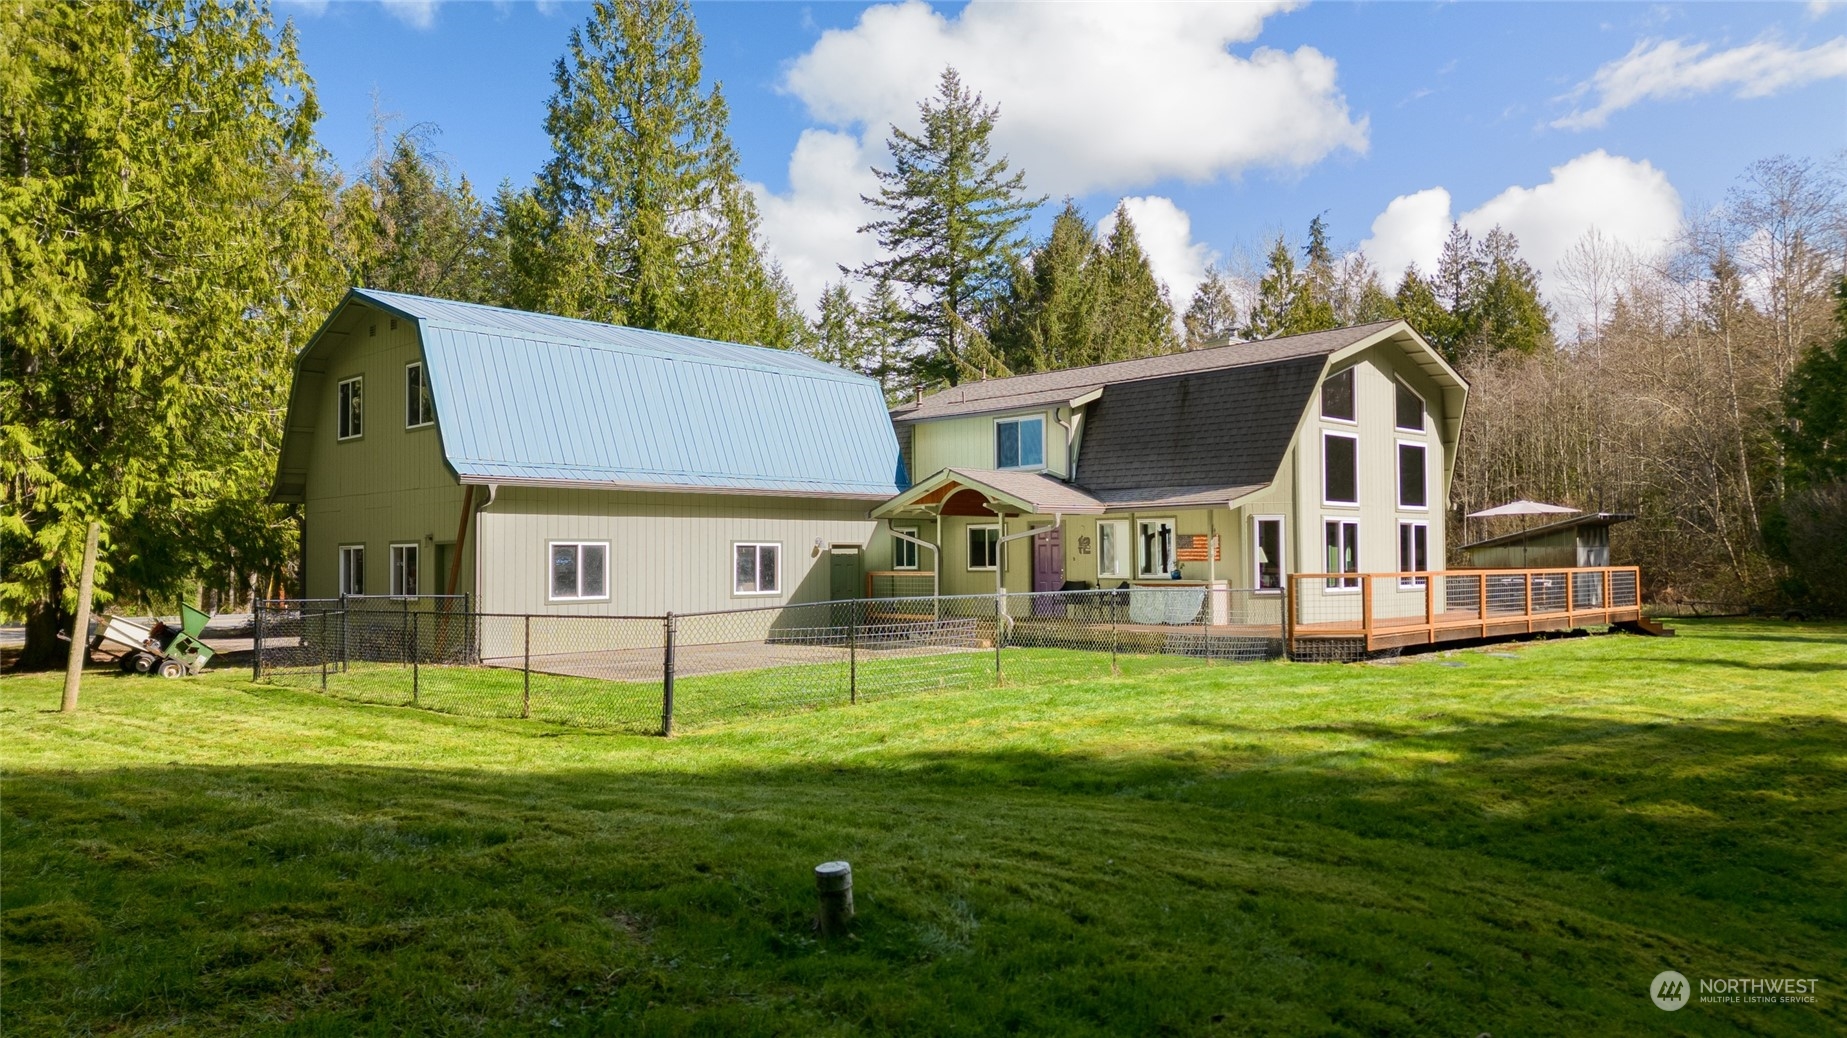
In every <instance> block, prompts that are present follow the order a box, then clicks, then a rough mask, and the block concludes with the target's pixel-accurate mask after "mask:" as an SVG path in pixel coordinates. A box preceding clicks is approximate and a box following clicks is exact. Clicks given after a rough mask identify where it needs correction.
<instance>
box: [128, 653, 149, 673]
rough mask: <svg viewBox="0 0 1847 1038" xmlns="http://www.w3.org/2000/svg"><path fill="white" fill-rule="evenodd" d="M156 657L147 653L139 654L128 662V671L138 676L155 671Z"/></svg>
mask: <svg viewBox="0 0 1847 1038" xmlns="http://www.w3.org/2000/svg"><path fill="white" fill-rule="evenodd" d="M154 663H155V660H154V657H152V656H150V655H148V654H147V653H145V652H137V653H135V654H134V656H133V657H131V658H130V659H129V661H128V669H130V670H132V671H134V672H135V673H137V674H146V673H148V672H149V671H151V670H153V669H154Z"/></svg>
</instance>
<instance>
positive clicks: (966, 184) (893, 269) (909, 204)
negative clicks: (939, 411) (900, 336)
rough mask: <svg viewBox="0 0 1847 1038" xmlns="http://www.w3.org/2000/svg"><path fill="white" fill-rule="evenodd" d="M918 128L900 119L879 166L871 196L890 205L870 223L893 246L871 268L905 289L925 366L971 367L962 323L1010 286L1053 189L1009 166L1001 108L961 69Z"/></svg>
mask: <svg viewBox="0 0 1847 1038" xmlns="http://www.w3.org/2000/svg"><path fill="white" fill-rule="evenodd" d="M918 113H919V116H920V122H921V127H920V131H919V132H918V133H911V132H909V131H906V130H903V129H900V128H899V127H897V126H893V127H892V128H891V136H890V137H889V138H887V140H886V145H887V147H889V148H890V150H891V155H892V168H891V169H879V170H874V173H875V174H876V175H877V177H878V181H879V192H878V194H877V195H875V196H871V197H867V198H866V199H865V201H866V203H867V204H868V205H870V206H872V207H873V208H874V209H875V210H877V211H879V212H881V213H883V214H885V215H884V216H883V217H882V218H880V219H878V220H874V221H873V222H871V223H869V224H867V225H865V226H864V227H861V228H860V231H861V233H870V234H872V235H874V236H875V237H876V238H877V239H878V243H879V248H880V251H881V252H882V253H883V256H882V257H881V258H880V259H877V260H874V261H872V262H871V263H868V264H866V265H864V266H862V267H860V268H858V269H857V270H856V271H855V273H857V274H858V275H859V276H861V277H865V278H869V279H873V280H883V281H888V282H890V283H891V284H892V285H893V286H894V287H896V288H897V289H898V290H899V291H900V293H901V294H902V297H903V299H904V304H905V311H906V320H905V324H906V332H907V333H908V337H909V338H911V339H913V340H916V341H919V342H921V343H927V344H928V347H929V349H928V351H927V352H924V353H921V354H919V355H918V356H917V358H916V369H917V370H916V373H915V374H916V376H917V377H919V378H921V379H923V380H928V381H935V380H946V381H949V382H951V383H954V382H957V381H960V380H961V379H962V378H963V377H965V371H964V364H963V361H962V359H961V358H960V357H959V353H960V348H961V343H962V341H963V340H964V339H965V338H966V337H965V336H964V335H963V334H962V331H963V329H965V328H969V327H972V326H973V323H974V322H975V321H977V320H978V319H979V318H980V315H981V313H982V311H983V310H984V308H986V307H987V306H989V305H990V304H991V303H992V302H993V301H995V300H996V299H997V297H998V296H999V295H1000V293H1002V292H1003V291H1005V289H1006V286H1007V282H1008V277H1009V275H1010V273H1011V271H1012V269H1013V264H1014V263H1015V262H1016V260H1017V257H1018V256H1019V254H1020V253H1021V252H1022V251H1023V249H1024V245H1025V242H1024V239H1023V236H1022V234H1021V229H1022V228H1023V227H1024V226H1025V224H1026V221H1027V219H1028V218H1029V217H1031V215H1032V211H1033V210H1034V209H1035V208H1037V207H1038V205H1039V204H1040V202H1042V201H1044V199H1043V198H1029V197H1027V195H1026V181H1025V174H1024V173H1023V172H1020V171H1014V172H1011V173H1010V172H1009V170H1008V164H1007V159H1006V158H1005V157H1004V156H1003V157H999V158H996V157H995V156H994V154H993V146H992V144H991V142H990V140H989V138H990V137H991V136H992V135H993V132H994V123H995V119H996V118H997V117H998V115H999V109H998V108H995V107H991V106H985V105H983V104H982V100H981V95H979V94H977V93H975V92H973V91H972V90H970V89H969V88H968V87H966V86H964V85H963V83H962V79H961V77H960V76H959V75H957V73H956V71H955V69H953V68H945V69H944V70H943V73H942V76H941V77H940V79H939V80H938V82H937V92H936V95H935V96H934V97H932V98H928V99H926V100H924V101H922V102H921V103H920V104H919V105H918Z"/></svg>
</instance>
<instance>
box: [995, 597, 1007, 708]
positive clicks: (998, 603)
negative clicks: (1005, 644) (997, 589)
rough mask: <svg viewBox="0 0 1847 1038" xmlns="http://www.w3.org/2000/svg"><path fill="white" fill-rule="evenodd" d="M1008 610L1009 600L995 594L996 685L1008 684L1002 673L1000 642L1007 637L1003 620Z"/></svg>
mask: <svg viewBox="0 0 1847 1038" xmlns="http://www.w3.org/2000/svg"><path fill="white" fill-rule="evenodd" d="M1006 611H1007V600H1006V599H1004V598H1002V597H1001V596H999V595H995V596H994V684H995V686H996V687H999V686H1001V685H1004V684H1006V681H1005V680H1003V679H1002V678H1001V674H1000V643H1001V639H1002V638H1003V637H1005V631H1006V626H1005V624H1004V623H1003V622H1002V620H1003V619H1004V617H1005V615H1006Z"/></svg>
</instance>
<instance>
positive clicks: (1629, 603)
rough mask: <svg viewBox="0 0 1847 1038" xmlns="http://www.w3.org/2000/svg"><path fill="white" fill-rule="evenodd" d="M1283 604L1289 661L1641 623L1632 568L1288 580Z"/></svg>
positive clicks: (1315, 576) (1319, 575)
mask: <svg viewBox="0 0 1847 1038" xmlns="http://www.w3.org/2000/svg"><path fill="white" fill-rule="evenodd" d="M1330 584H1336V585H1338V587H1330V586H1329V585H1330ZM1350 585H1352V586H1350ZM1418 590H1421V591H1422V596H1421V597H1422V600H1423V610H1422V613H1421V614H1419V613H1417V612H1416V611H1414V610H1413V611H1411V612H1409V613H1407V612H1406V611H1405V609H1404V605H1405V601H1406V596H1407V594H1409V595H1411V596H1414V597H1413V599H1412V600H1413V603H1415V596H1416V594H1417V591H1418ZM1288 599H1289V604H1288V607H1287V608H1286V609H1285V610H1284V614H1283V615H1284V617H1285V628H1286V629H1285V631H1284V639H1285V640H1286V641H1287V642H1288V643H1289V648H1290V653H1291V654H1292V655H1294V654H1296V653H1297V652H1298V651H1299V650H1306V649H1308V648H1309V647H1310V645H1311V644H1312V643H1314V642H1328V641H1334V640H1346V641H1355V642H1358V643H1359V648H1361V649H1362V650H1363V651H1365V652H1374V651H1377V650H1380V649H1395V648H1403V647H1405V646H1408V645H1435V644H1438V643H1441V642H1451V641H1468V640H1474V639H1484V638H1502V637H1512V636H1515V635H1523V634H1537V633H1540V632H1543V631H1574V630H1580V629H1589V628H1593V627H1615V626H1623V625H1639V624H1641V623H1643V620H1642V607H1641V573H1640V571H1639V570H1638V569H1637V568H1636V567H1634V566H1598V567H1574V568H1569V569H1508V570H1447V571H1442V572H1433V573H1357V574H1330V573H1297V574H1291V575H1290V578H1289V587H1288ZM1439 602H1440V603H1441V604H1440V605H1439ZM1381 603H1384V605H1385V606H1386V607H1385V608H1381ZM1330 613H1333V614H1337V615H1335V616H1330V615H1328V614H1330Z"/></svg>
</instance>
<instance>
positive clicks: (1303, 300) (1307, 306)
mask: <svg viewBox="0 0 1847 1038" xmlns="http://www.w3.org/2000/svg"><path fill="white" fill-rule="evenodd" d="M1302 257H1303V261H1304V262H1303V265H1302V275H1301V277H1300V278H1298V279H1297V280H1296V285H1295V292H1294V294H1293V295H1292V296H1291V297H1290V300H1289V307H1288V311H1287V316H1286V317H1285V319H1284V321H1283V334H1284V335H1300V334H1302V333H1303V332H1319V331H1324V330H1326V329H1328V328H1333V327H1336V326H1337V325H1338V324H1339V323H1340V322H1339V320H1338V319H1337V318H1336V317H1335V314H1334V295H1335V291H1336V284H1335V278H1336V274H1335V269H1334V263H1335V261H1334V248H1333V246H1332V245H1331V244H1330V243H1329V242H1328V226H1327V221H1326V220H1325V219H1323V218H1322V217H1320V216H1316V217H1315V218H1314V219H1313V220H1310V221H1309V222H1308V244H1307V245H1304V246H1303V247H1302Z"/></svg>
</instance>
